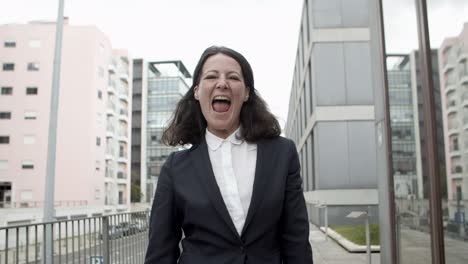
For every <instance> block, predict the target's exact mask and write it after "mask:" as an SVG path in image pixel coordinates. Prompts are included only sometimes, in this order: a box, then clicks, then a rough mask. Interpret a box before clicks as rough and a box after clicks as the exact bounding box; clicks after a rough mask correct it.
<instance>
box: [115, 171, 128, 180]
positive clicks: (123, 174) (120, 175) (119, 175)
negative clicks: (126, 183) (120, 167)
mask: <svg viewBox="0 0 468 264" xmlns="http://www.w3.org/2000/svg"><path fill="white" fill-rule="evenodd" d="M117 179H127V173H126V172H124V171H119V172H117Z"/></svg>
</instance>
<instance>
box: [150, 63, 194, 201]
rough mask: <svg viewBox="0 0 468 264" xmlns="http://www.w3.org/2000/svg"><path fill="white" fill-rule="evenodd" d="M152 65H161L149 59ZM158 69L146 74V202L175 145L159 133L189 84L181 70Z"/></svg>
mask: <svg viewBox="0 0 468 264" xmlns="http://www.w3.org/2000/svg"><path fill="white" fill-rule="evenodd" d="M165 64H166V63H163V65H164V66H166V65H165ZM152 65H153V66H154V67H156V68H158V66H161V65H160V64H158V63H157V62H155V63H152ZM175 65H177V64H175ZM162 68H164V67H162ZM161 72H163V73H161ZM161 72H159V71H158V73H157V74H156V75H153V76H150V77H149V78H148V96H147V120H146V164H147V171H146V177H147V180H146V201H147V202H150V201H151V199H152V197H153V194H154V191H155V189H156V184H157V180H158V176H159V173H160V172H161V167H162V165H163V164H164V162H165V161H166V158H167V157H168V156H169V154H170V153H171V152H172V151H174V150H177V149H178V148H174V147H171V146H166V145H164V144H162V143H161V137H162V134H163V131H164V128H165V127H166V126H167V124H168V122H169V120H170V118H171V117H172V114H173V112H174V110H175V107H176V105H177V103H178V102H179V100H180V99H181V98H182V96H183V95H184V94H185V93H186V92H187V91H188V88H189V86H188V85H187V83H186V81H185V79H184V78H183V75H182V73H179V72H177V73H175V76H174V75H172V74H170V75H167V74H165V73H164V71H161Z"/></svg>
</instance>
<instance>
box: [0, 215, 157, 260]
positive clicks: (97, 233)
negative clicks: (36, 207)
mask: <svg viewBox="0 0 468 264" xmlns="http://www.w3.org/2000/svg"><path fill="white" fill-rule="evenodd" d="M148 218H149V216H148V212H145V211H143V212H134V213H124V214H115V215H106V216H97V217H84V218H78V219H68V217H67V219H66V220H60V221H53V222H47V223H38V224H29V225H17V226H9V227H1V228H0V242H1V243H0V263H45V262H44V260H45V254H50V255H49V256H48V258H50V259H51V263H60V264H72V263H143V262H144V256H145V252H146V247H147V246H148ZM48 230H51V234H52V239H51V240H47V239H46V238H45V234H46V232H48ZM46 246H48V247H50V248H51V251H50V252H49V253H46V252H47V251H46V250H45V248H46Z"/></svg>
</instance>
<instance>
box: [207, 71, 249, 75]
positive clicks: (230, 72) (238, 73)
mask: <svg viewBox="0 0 468 264" xmlns="http://www.w3.org/2000/svg"><path fill="white" fill-rule="evenodd" d="M208 73H216V74H219V71H218V70H208V71H206V72H204V73H202V75H206V74H208ZM232 73H235V74H237V75H240V76H242V74H241V73H240V72H237V71H229V72H227V74H232Z"/></svg>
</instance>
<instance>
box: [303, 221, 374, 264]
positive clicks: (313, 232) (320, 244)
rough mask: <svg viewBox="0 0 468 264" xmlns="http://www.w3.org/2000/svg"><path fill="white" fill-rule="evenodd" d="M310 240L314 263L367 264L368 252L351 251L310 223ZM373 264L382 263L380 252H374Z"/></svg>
mask: <svg viewBox="0 0 468 264" xmlns="http://www.w3.org/2000/svg"><path fill="white" fill-rule="evenodd" d="M309 240H310V243H311V244H312V252H313V257H314V264H365V263H367V258H366V253H349V252H348V251H346V250H345V249H343V248H342V247H341V246H340V245H338V244H337V243H336V242H335V241H334V240H333V239H331V238H328V240H326V239H325V234H324V233H323V232H322V231H320V230H319V229H318V227H316V226H315V225H312V224H311V225H310V233H309ZM372 264H380V253H372Z"/></svg>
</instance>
